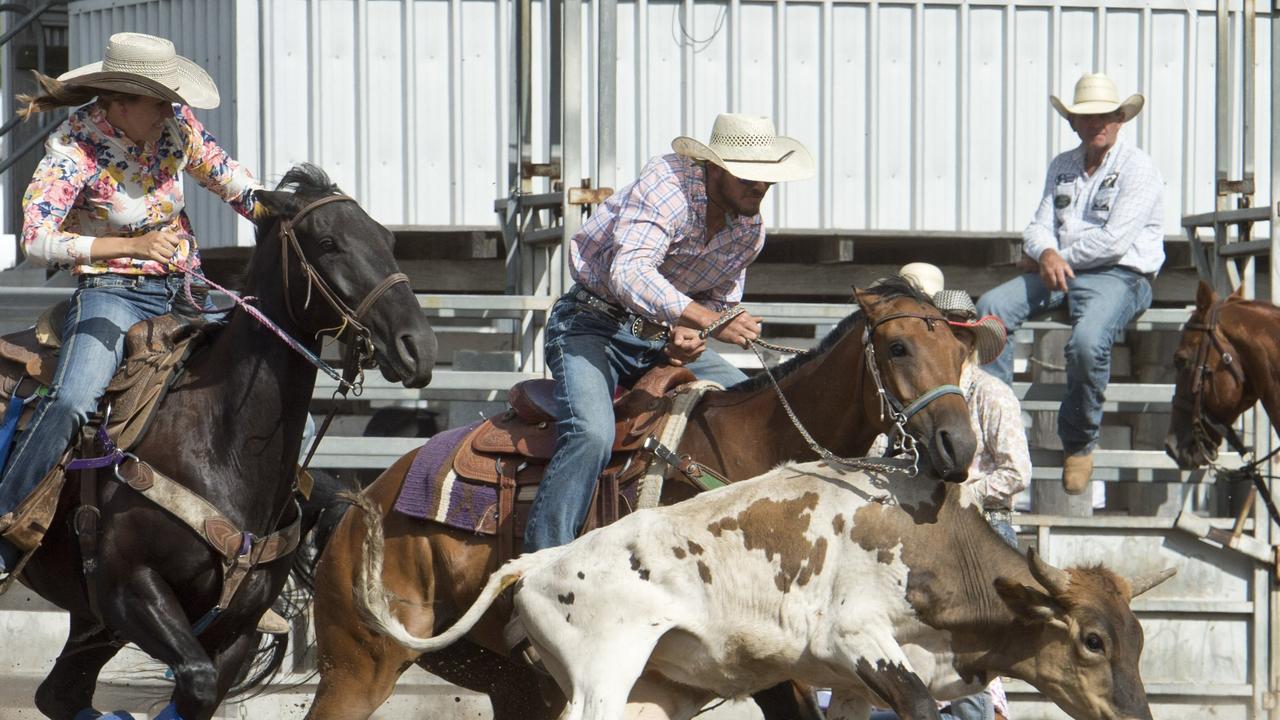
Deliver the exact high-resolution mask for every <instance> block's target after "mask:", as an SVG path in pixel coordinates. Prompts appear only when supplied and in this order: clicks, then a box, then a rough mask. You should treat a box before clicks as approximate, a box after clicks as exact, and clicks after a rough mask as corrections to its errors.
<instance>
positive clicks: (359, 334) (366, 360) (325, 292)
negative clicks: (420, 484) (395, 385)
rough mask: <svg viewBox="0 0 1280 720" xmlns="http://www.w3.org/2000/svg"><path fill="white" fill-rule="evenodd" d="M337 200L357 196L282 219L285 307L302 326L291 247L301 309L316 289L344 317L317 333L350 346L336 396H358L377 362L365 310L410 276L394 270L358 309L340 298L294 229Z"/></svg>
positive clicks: (319, 203)
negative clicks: (303, 287) (292, 290)
mask: <svg viewBox="0 0 1280 720" xmlns="http://www.w3.org/2000/svg"><path fill="white" fill-rule="evenodd" d="M335 202H355V199H354V198H351V197H348V196H346V195H327V196H325V197H322V198H320V199H319V200H313V201H312V202H311V203H309V204H308V205H305V206H303V208H302V209H301V210H299V211H298V212H296V213H294V214H293V217H290V218H286V219H284V220H281V221H280V224H279V225H278V226H277V228H276V232H277V233H279V236H280V273H281V276H282V278H283V284H284V306H285V310H287V311H288V313H289V319H290V320H292V321H293V324H294V325H296V326H299V327H301V323H299V322H298V315H297V313H295V312H294V310H293V299H292V297H291V296H290V294H289V249H290V248H292V249H293V254H294V255H295V256H296V257H297V259H298V266H299V267H300V268H301V269H302V274H303V275H305V276H306V279H307V297H306V300H304V301H303V303H302V308H303V309H304V310H305V309H306V308H307V306H308V305H310V304H311V290H312V288H315V289H317V290H319V291H320V296H321V297H323V298H324V299H325V301H326V302H328V303H329V307H331V308H332V309H333V311H334V312H336V313H337V314H338V317H339V318H341V319H342V324H341V325H338V326H337V327H334V328H328V329H326V330H321V331H320V332H319V333H317V335H326V334H331V335H332V336H333V337H334V338H335V339H337V340H340V341H343V342H345V343H346V346H347V349H346V352H345V353H344V354H343V358H342V379H341V380H340V381H339V382H338V387H337V388H336V389H335V390H334V391H333V395H334V398H335V399H336V398H337V397H338V396H339V395H341V396H343V397H346V395H347V391H348V390H351V389H355V391H356V394H357V395H359V393H360V388H361V387H362V386H363V384H364V383H363V379H364V376H363V372H364V370H365V368H371V367H373V366H374V364H375V362H374V347H373V334H372V333H371V332H370V331H369V327H368V326H367V325H365V323H364V316H365V313H367V312H368V311H369V308H371V307H373V305H374V303H376V302H378V300H379V299H380V298H381V297H382V296H383V294H385V293H386V292H387V291H388V290H390V289H391V288H393V287H395V286H396V285H399V284H400V283H404V284H406V285H408V284H409V276H407V275H405V274H404V273H402V272H395V273H391V274H390V275H388V276H387V277H386V278H384V279H383V280H382V282H380V283H378V286H377V287H375V288H374V289H373V291H372V292H370V293H369V294H368V295H367V296H366V297H365V299H364V300H362V301H361V302H360V305H359V306H358V307H356V309H355V310H352V309H351V307H350V306H348V305H347V304H346V303H345V302H343V301H342V298H340V297H338V294H337V293H335V292H334V291H333V288H332V287H330V286H329V283H328V282H326V281H325V279H324V278H323V277H321V276H320V274H319V273H317V272H316V270H315V268H314V267H313V266H312V265H311V263H310V262H308V261H307V256H306V255H304V254H303V252H302V246H301V245H299V244H298V236H297V234H295V233H294V231H293V230H294V227H295V226H296V225H297V224H298V223H299V222H300V221H301V220H302V218H304V217H306V216H307V214H308V213H310V212H311V211H313V210H315V209H316V208H318V207H323V206H325V205H328V204H329V203H335ZM343 336H346V339H345V340H343ZM337 411H338V404H337V403H334V404H333V407H331V408H330V410H329V413H328V414H327V415H326V416H325V418H324V422H322V423H321V424H320V427H319V428H318V430H317V431H316V434H315V437H314V438H313V439H312V441H311V447H310V449H308V450H307V457H306V458H305V459H304V460H303V461H302V463H301V465H300V466H299V468H298V474H297V475H298V476H301V475H302V473H304V472H306V469H307V467H308V466H309V465H310V464H311V458H312V457H313V456H314V455H315V452H316V449H317V448H319V447H320V440H321V439H323V438H324V436H325V433H326V432H328V430H329V424H330V423H332V422H333V417H334V415H335V414H336V413H337ZM294 482H295V483H296V482H297V476H295V479H294Z"/></svg>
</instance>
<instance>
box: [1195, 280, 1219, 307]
mask: <svg viewBox="0 0 1280 720" xmlns="http://www.w3.org/2000/svg"><path fill="white" fill-rule="evenodd" d="M1217 301H1218V296H1217V294H1216V293H1214V292H1213V288H1211V287H1209V283H1207V282H1205V281H1203V280H1201V281H1200V285H1199V286H1197V287H1196V310H1199V311H1200V312H1205V311H1207V310H1208V309H1209V306H1211V305H1213V304H1214V303H1215V302H1217Z"/></svg>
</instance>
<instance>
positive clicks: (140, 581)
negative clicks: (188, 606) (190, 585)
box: [102, 568, 222, 720]
mask: <svg viewBox="0 0 1280 720" xmlns="http://www.w3.org/2000/svg"><path fill="white" fill-rule="evenodd" d="M111 590H112V592H108V593H104V598H103V602H102V617H103V620H104V621H105V622H106V623H107V624H108V625H110V626H111V627H113V628H116V629H117V630H119V631H120V633H121V634H122V635H124V636H125V637H126V638H128V639H129V640H130V641H131V642H133V643H134V644H136V645H137V646H138V647H139V648H140V649H141V650H142V651H143V652H145V653H146V654H148V655H150V656H151V657H153V658H155V659H156V660H157V661H159V662H162V663H164V664H165V665H168V666H169V668H170V669H171V670H172V671H173V679H174V684H175V686H176V687H175V688H174V692H173V702H174V704H175V705H176V710H177V712H178V714H179V715H180V716H182V718H183V720H209V718H211V717H212V716H213V713H214V712H215V711H216V710H217V709H218V703H219V702H220V701H221V700H222V696H221V695H220V694H219V691H218V668H217V667H216V666H215V665H214V663H213V660H212V659H210V657H209V655H208V654H207V653H205V650H204V647H202V646H201V645H200V642H199V640H197V639H196V636H195V634H194V633H193V632H192V631H191V625H190V623H189V622H188V621H187V615H186V612H185V611H184V610H183V609H182V605H181V604H180V603H179V602H178V599H177V598H176V597H175V596H174V594H173V591H172V590H171V589H170V588H169V586H168V585H167V584H166V583H165V582H164V581H163V580H161V579H160V578H159V577H158V576H157V575H156V574H155V573H154V572H152V571H151V570H150V569H148V568H141V569H139V570H137V571H135V573H134V574H133V575H132V576H130V577H129V578H127V579H125V580H123V582H122V585H121V586H118V587H115V588H112V589H111Z"/></svg>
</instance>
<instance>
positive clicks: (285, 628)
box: [258, 608, 292, 635]
mask: <svg viewBox="0 0 1280 720" xmlns="http://www.w3.org/2000/svg"><path fill="white" fill-rule="evenodd" d="M291 629H292V628H291V627H290V626H289V621H288V620H285V619H284V618H283V617H281V616H280V613H278V612H276V611H275V610H272V609H271V608H267V611H266V612H264V613H262V617H260V618H258V632H260V633H264V634H267V635H288V634H289V631H290V630H291Z"/></svg>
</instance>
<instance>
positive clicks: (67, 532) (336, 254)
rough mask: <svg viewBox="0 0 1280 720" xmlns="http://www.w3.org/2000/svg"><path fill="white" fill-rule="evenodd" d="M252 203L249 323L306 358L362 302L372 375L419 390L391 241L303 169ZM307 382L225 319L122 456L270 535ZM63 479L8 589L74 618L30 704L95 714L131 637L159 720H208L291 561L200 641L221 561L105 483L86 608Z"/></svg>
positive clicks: (422, 345)
mask: <svg viewBox="0 0 1280 720" xmlns="http://www.w3.org/2000/svg"><path fill="white" fill-rule="evenodd" d="M256 199H257V202H258V203H259V205H260V212H259V219H257V220H256V221H255V224H256V226H257V248H256V249H255V251H254V253H253V258H252V261H251V263H250V265H249V267H248V271H247V276H246V290H247V291H248V293H249V294H250V295H252V296H254V297H256V298H257V301H256V304H257V306H258V308H259V309H260V310H261V312H262V314H264V315H265V316H267V317H268V318H270V319H272V320H273V321H274V322H275V323H276V324H277V325H278V326H279V327H280V328H281V329H282V330H283V331H284V332H285V333H287V334H288V335H289V336H290V337H292V338H296V339H298V341H299V342H300V343H301V344H302V345H303V346H305V347H307V348H308V349H309V350H310V351H312V352H313V353H318V351H319V349H320V344H321V335H322V334H323V333H332V332H334V330H335V329H336V328H339V327H341V326H343V323H344V318H346V319H351V318H353V317H354V316H353V315H352V314H351V312H350V310H349V309H348V308H352V307H360V308H361V310H364V311H365V312H363V313H359V312H357V313H355V315H359V323H360V324H363V325H364V326H365V327H366V328H367V339H368V340H369V343H370V345H371V348H372V354H373V359H374V360H376V363H377V365H378V366H379V368H380V369H381V371H382V374H383V375H384V376H385V377H386V378H387V379H389V380H392V381H399V382H401V383H403V384H404V385H406V386H409V387H423V386H425V385H426V384H427V383H428V382H430V380H431V372H432V368H433V366H434V364H435V354H436V339H435V335H434V333H433V332H432V329H431V326H430V324H429V323H428V322H427V320H426V318H425V316H424V315H423V313H422V312H421V310H420V309H419V307H418V303H417V300H416V298H415V297H414V295H413V292H412V290H411V289H410V287H409V285H408V284H407V282H405V281H403V280H402V279H397V277H396V276H398V278H403V276H402V275H398V268H397V266H396V261H395V258H394V257H393V255H392V246H393V242H394V239H393V237H392V235H391V233H390V231H388V230H387V229H386V228H384V227H383V226H381V225H379V224H378V223H377V222H375V221H374V220H373V219H372V218H370V217H369V216H368V214H366V213H365V212H364V210H363V209H361V208H360V206H359V205H357V204H356V203H355V202H354V201H353V200H351V198H348V197H345V196H343V195H341V194H340V191H339V190H338V188H337V186H336V185H334V184H333V183H332V182H330V180H329V178H328V176H327V175H325V173H324V172H323V171H322V170H320V169H319V168H316V167H314V166H311V165H302V166H298V167H295V168H293V169H291V170H290V171H289V172H287V173H286V174H285V175H284V177H283V179H282V180H281V182H280V184H279V185H278V186H277V188H276V190H275V191H258V192H257V194H256ZM317 201H319V202H317ZM313 204H314V205H313ZM281 225H284V226H285V227H288V228H291V232H290V233H288V234H289V235H292V236H293V237H294V238H296V244H295V243H293V242H288V241H287V240H286V233H285V232H283V231H278V230H279V229H280V227H281ZM290 248H292V250H290ZM308 268H309V269H310V270H308ZM310 273H315V275H311V274H310ZM392 280H394V282H391V281H392ZM326 286H327V287H326ZM377 292H381V296H380V297H377V298H376V300H374V302H373V303H372V304H371V305H370V306H368V307H367V308H366V307H362V301H363V300H364V299H365V298H366V297H370V296H371V294H373V293H377ZM329 293H331V294H332V296H333V297H332V298H331V297H329ZM335 300H336V301H338V302H334V301H335ZM347 339H348V340H350V339H351V338H350V337H348V338H347ZM315 379H316V368H315V367H314V366H312V365H311V364H310V362H309V361H308V360H307V359H304V357H303V356H302V355H301V354H299V353H298V352H296V351H295V350H294V349H292V348H290V347H289V346H287V345H286V344H285V343H284V342H282V341H281V339H280V338H277V337H276V336H275V335H274V333H273V331H271V330H269V329H268V328H266V327H264V326H263V325H261V324H260V323H259V321H258V320H256V319H254V318H253V317H252V316H250V315H249V314H248V313H247V312H245V311H243V310H241V309H239V308H237V309H236V310H235V311H234V312H232V313H231V315H230V317H229V319H228V322H227V324H226V326H225V327H224V328H222V329H220V330H219V331H218V332H217V333H216V335H215V336H214V338H213V339H212V340H211V341H210V344H209V346H208V347H206V348H205V349H204V350H203V351H202V352H199V353H197V354H196V355H194V356H193V357H192V358H191V359H190V361H189V363H188V367H187V370H186V372H185V374H184V375H182V376H181V377H180V378H179V379H178V380H177V381H176V382H175V383H174V386H173V389H172V390H171V392H170V394H169V396H168V397H167V398H166V399H165V401H164V402H163V404H162V405H161V407H160V408H159V409H158V411H157V412H158V415H157V416H156V418H155V420H154V422H153V423H152V425H151V429H150V430H149V431H148V433H147V434H146V436H145V437H144V439H143V441H142V442H141V444H140V445H139V446H138V447H137V449H136V450H135V453H136V455H137V456H138V457H140V458H141V459H143V460H145V461H147V462H149V463H150V464H151V465H152V466H153V467H154V468H155V469H156V470H158V471H160V472H162V473H164V474H167V475H168V476H169V477H170V478H173V479H174V480H176V481H178V482H179V483H180V484H182V485H184V486H185V487H187V488H188V489H190V490H192V491H195V492H196V493H199V494H200V495H203V496H204V498H206V499H207V500H208V501H209V502H210V503H212V504H213V505H214V506H215V507H216V508H217V509H218V510H219V511H221V513H222V514H223V515H225V516H226V518H227V519H229V520H230V521H232V522H233V523H235V524H236V525H237V526H238V527H239V528H242V529H244V530H246V531H249V532H252V533H254V534H255V535H256V536H257V537H259V538H262V537H266V536H268V535H270V534H271V532H272V531H273V530H274V529H276V527H278V525H277V523H279V522H280V520H281V517H282V515H284V513H285V511H286V509H287V507H289V506H291V505H293V504H294V499H293V495H294V491H293V488H294V483H293V478H294V476H295V474H296V463H297V460H298V454H299V447H300V445H301V442H302V430H303V424H304V423H305V421H306V414H307V407H308V405H309V404H310V402H311V395H312V392H313V390H314V387H315ZM106 474H107V475H110V472H109V471H107V473H106ZM75 475H76V474H75V473H72V476H71V477H68V479H67V488H65V492H64V494H63V496H62V500H61V503H60V506H59V508H58V511H57V516H56V517H55V519H54V521H53V522H52V523H51V525H50V530H49V532H48V534H47V536H46V538H45V541H44V544H43V545H42V546H40V547H39V548H38V549H37V550H36V552H35V553H34V554H33V555H32V556H31V559H30V561H29V562H28V564H27V565H26V568H25V570H24V572H23V575H22V578H21V579H22V581H23V582H24V583H25V584H26V585H28V586H30V587H31V588H32V589H33V590H34V591H35V592H37V593H39V594H40V595H41V596H43V597H44V598H46V599H48V600H49V601H51V602H53V603H54V604H56V605H57V606H59V607H61V608H62V609H64V610H66V611H68V612H69V613H70V634H69V637H68V639H67V642H66V645H65V646H64V647H63V649H62V653H61V654H60V655H59V657H58V659H57V661H56V663H55V664H54V667H53V669H52V671H51V672H50V673H49V675H48V677H46V679H45V680H44V682H43V683H41V685H40V687H39V689H38V690H37V693H36V706H37V707H38V708H39V710H40V712H42V713H44V714H45V715H47V716H48V717H50V718H54V719H55V720H72V718H76V717H97V716H96V715H95V714H93V713H94V712H96V711H93V710H92V709H91V706H92V699H93V692H94V688H95V685H96V683H97V678H98V673H99V672H100V671H101V669H102V667H103V665H105V664H106V663H107V661H109V660H110V659H111V658H112V657H113V656H114V655H115V654H116V652H117V651H118V650H119V649H120V647H121V646H122V645H123V644H124V643H125V642H130V643H133V644H135V645H137V646H138V647H139V648H140V649H141V650H142V651H143V652H145V653H147V654H148V655H150V656H151V657H152V658H154V659H156V660H158V661H160V662H162V663H164V664H165V665H167V666H169V668H170V669H171V670H172V673H173V679H174V684H175V687H174V691H173V695H172V704H171V705H170V706H169V707H168V708H166V710H165V717H177V718H183V719H184V720H208V718H210V717H212V716H213V714H214V712H215V711H216V709H217V707H218V705H219V704H220V703H221V701H222V699H223V698H224V696H225V695H226V694H227V692H228V690H229V689H230V688H231V686H232V684H233V682H234V681H236V679H237V677H238V675H239V674H240V672H241V670H242V668H243V667H244V666H245V664H246V661H247V660H248V659H249V657H250V651H251V650H252V649H253V648H254V647H255V644H256V638H257V635H256V634H255V631H254V628H255V624H256V623H257V620H258V618H259V617H260V616H261V615H262V613H263V611H265V610H266V609H267V608H268V607H269V606H270V605H271V602H272V600H273V599H274V598H275V597H276V595H277V594H278V593H279V591H280V589H281V586H282V585H283V584H284V582H285V579H286V577H287V575H288V573H289V568H290V565H291V564H292V561H293V553H292V552H291V553H288V554H287V555H284V556H281V557H279V558H277V559H276V560H275V561H274V562H271V563H269V564H265V565H259V566H257V567H255V568H253V569H252V570H250V573H249V575H248V577H247V578H246V579H245V580H244V582H243V584H242V585H241V586H240V589H239V591H238V592H237V593H236V594H235V595H234V599H233V601H232V602H231V603H230V604H229V605H228V607H226V608H225V610H224V611H223V612H221V614H219V615H217V616H216V618H214V619H213V620H212V623H211V624H209V625H208V626H207V627H206V628H205V629H204V630H203V632H200V633H196V632H194V631H193V629H192V626H193V624H195V623H196V622H197V621H198V619H201V618H202V617H204V616H205V615H206V613H207V612H208V611H210V609H211V608H213V607H214V606H215V604H216V603H217V602H218V600H219V595H220V590H221V583H222V572H221V566H222V561H221V558H222V556H221V555H220V554H215V552H214V551H213V550H212V549H211V546H210V545H209V544H207V543H206V542H205V541H204V540H203V539H201V538H200V537H198V536H197V535H196V533H194V532H193V531H192V530H191V529H190V527H189V526H187V525H186V524H184V523H183V522H182V521H180V520H178V519H176V518H175V517H174V516H173V515H171V514H170V513H169V512H167V511H166V510H164V509H162V508H161V507H160V506H158V505H156V504H153V503H152V502H151V501H150V500H148V499H146V498H144V497H143V496H142V495H141V494H139V493H138V492H135V491H134V490H133V489H131V488H129V487H124V486H123V483H117V482H112V481H106V480H103V481H102V482H101V490H100V494H99V503H98V507H99V508H100V510H101V524H100V527H101V533H100V536H99V540H98V570H97V572H96V573H95V574H96V576H97V577H98V578H99V579H98V580H97V582H96V583H88V584H87V585H88V588H89V589H88V591H92V589H93V588H94V587H96V589H97V593H96V598H95V599H96V602H91V601H90V599H89V597H88V595H87V589H86V582H85V581H84V575H83V573H82V568H81V556H80V549H79V545H78V541H77V537H76V535H75V533H74V532H73V531H72V530H71V523H70V522H69V520H70V518H71V515H72V511H73V510H74V508H75V506H76V505H77V504H78V502H77V500H76V498H79V496H80V495H79V485H80V482H79V478H77V477H75ZM95 606H96V608H97V609H98V614H97V615H95V613H94V612H93V611H92V610H93V608H94V607H95ZM99 617H100V620H99ZM78 713H83V715H78Z"/></svg>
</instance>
